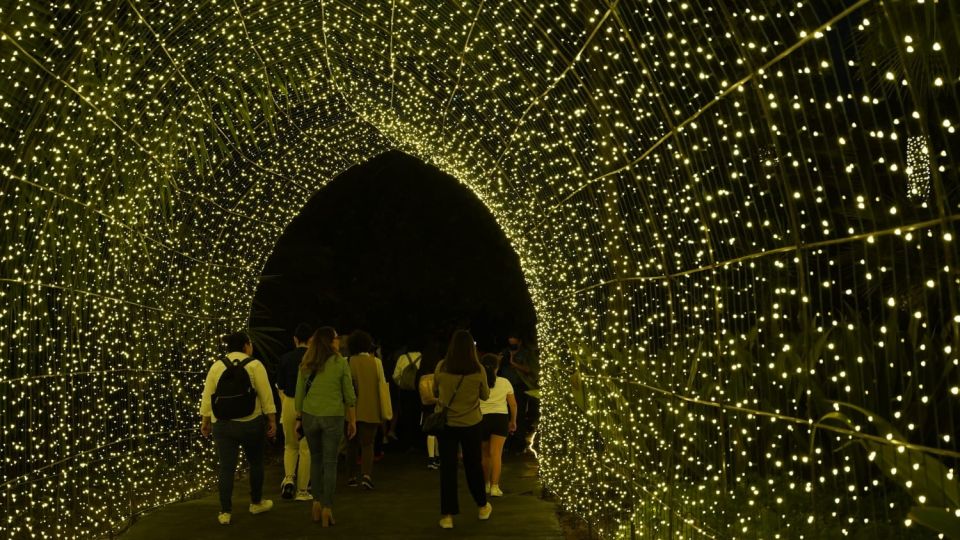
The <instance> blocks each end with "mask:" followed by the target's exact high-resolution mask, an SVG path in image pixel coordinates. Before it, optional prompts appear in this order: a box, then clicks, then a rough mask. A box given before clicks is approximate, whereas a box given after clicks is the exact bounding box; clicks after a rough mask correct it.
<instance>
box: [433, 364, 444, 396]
mask: <svg viewBox="0 0 960 540" xmlns="http://www.w3.org/2000/svg"><path fill="white" fill-rule="evenodd" d="M442 365H443V360H441V361H439V362H438V363H437V367H436V368H434V370H433V397H435V398H437V399H438V400H439V399H440V366H442Z"/></svg>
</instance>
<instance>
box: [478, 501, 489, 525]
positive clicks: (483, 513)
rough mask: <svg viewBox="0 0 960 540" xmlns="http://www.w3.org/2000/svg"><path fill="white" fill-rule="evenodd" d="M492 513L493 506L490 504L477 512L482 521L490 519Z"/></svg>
mask: <svg viewBox="0 0 960 540" xmlns="http://www.w3.org/2000/svg"><path fill="white" fill-rule="evenodd" d="M492 513H493V505H492V504H490V503H487V504H485V505H483V506H481V507H480V509H479V510H477V517H478V518H480V520H481V521H482V520H485V519H490V514H492Z"/></svg>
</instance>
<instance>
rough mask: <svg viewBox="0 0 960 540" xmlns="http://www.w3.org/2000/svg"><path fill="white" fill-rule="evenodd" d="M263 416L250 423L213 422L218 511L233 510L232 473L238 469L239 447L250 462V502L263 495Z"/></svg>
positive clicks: (258, 499) (264, 427)
mask: <svg viewBox="0 0 960 540" xmlns="http://www.w3.org/2000/svg"><path fill="white" fill-rule="evenodd" d="M265 422H266V418H265V417H264V416H263V415H261V416H259V417H258V418H255V419H253V420H250V421H249V422H237V421H236V420H218V421H217V422H214V424H213V442H214V445H215V446H216V447H217V458H218V460H219V461H220V470H219V472H218V473H217V481H218V483H219V485H220V511H221V512H231V511H233V502H232V501H231V499H232V498H233V475H234V473H236V471H237V458H239V457H240V447H243V453H244V454H246V456H247V461H248V462H249V463H250V502H252V503H259V502H260V499H261V498H262V497H263V450H264V446H265V445H266V430H267V427H266V425H265Z"/></svg>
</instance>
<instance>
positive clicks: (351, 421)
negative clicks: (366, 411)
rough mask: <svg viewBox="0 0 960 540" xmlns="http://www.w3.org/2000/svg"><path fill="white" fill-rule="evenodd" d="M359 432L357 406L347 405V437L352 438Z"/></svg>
mask: <svg viewBox="0 0 960 540" xmlns="http://www.w3.org/2000/svg"><path fill="white" fill-rule="evenodd" d="M356 434H357V408H356V407H347V438H348V439H352V438H353V437H354V436H355V435H356Z"/></svg>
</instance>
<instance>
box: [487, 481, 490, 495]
mask: <svg viewBox="0 0 960 540" xmlns="http://www.w3.org/2000/svg"><path fill="white" fill-rule="evenodd" d="M489 494H490V482H487V495H489Z"/></svg>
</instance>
